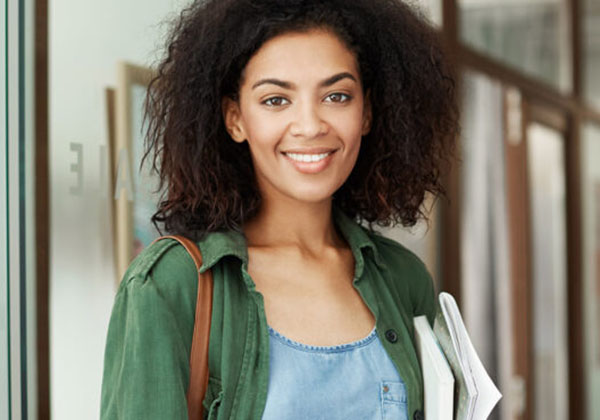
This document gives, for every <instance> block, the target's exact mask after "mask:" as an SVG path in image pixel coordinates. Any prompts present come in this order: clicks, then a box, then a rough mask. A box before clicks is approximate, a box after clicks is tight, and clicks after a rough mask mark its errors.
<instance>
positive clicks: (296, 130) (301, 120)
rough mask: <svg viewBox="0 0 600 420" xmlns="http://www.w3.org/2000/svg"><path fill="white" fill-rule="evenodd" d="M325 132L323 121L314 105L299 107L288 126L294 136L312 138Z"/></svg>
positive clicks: (325, 125) (325, 126) (325, 127)
mask: <svg viewBox="0 0 600 420" xmlns="http://www.w3.org/2000/svg"><path fill="white" fill-rule="evenodd" d="M326 132H327V124H326V123H325V121H323V118H322V116H321V115H320V113H319V109H318V107H317V106H316V105H312V104H304V105H302V106H299V107H298V109H297V112H296V114H295V118H294V120H293V121H292V124H291V126H290V133H291V134H292V135H294V136H302V137H306V138H314V137H317V136H320V135H322V134H325V133H326Z"/></svg>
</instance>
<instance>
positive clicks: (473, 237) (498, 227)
mask: <svg viewBox="0 0 600 420" xmlns="http://www.w3.org/2000/svg"><path fill="white" fill-rule="evenodd" d="M463 83H464V88H463V92H464V98H463V106H462V127H463V129H462V134H461V148H462V156H461V160H462V164H461V188H460V189H461V191H462V196H461V197H460V208H461V222H460V224H461V225H460V236H461V273H462V277H461V287H462V308H461V310H462V312H463V316H464V319H465V324H466V326H467V329H468V330H469V333H470V336H471V339H472V341H473V345H474V347H475V349H476V350H477V352H478V354H479V356H480V358H481V361H482V362H483V364H484V366H485V368H486V370H487V371H488V373H489V374H490V376H491V377H492V379H493V380H494V382H495V383H496V384H497V385H498V388H499V389H501V390H502V393H503V395H504V396H503V398H502V399H501V400H500V402H499V404H498V406H497V408H495V409H494V411H493V412H492V415H491V416H490V419H497V418H505V415H508V414H509V412H510V407H511V406H512V405H514V402H513V399H514V398H517V397H518V395H517V394H516V393H513V392H508V391H507V390H509V389H511V388H512V387H513V386H512V382H513V381H514V379H513V377H512V376H513V366H512V359H511V357H512V351H513V350H512V346H513V344H512V343H513V333H512V321H511V319H512V318H511V317H512V313H513V310H511V308H512V302H511V299H510V277H509V275H508V243H507V234H508V232H507V211H506V206H507V203H506V194H505V189H506V187H505V181H504V180H505V174H504V145H503V135H504V127H503V89H502V86H501V85H500V84H499V83H498V82H497V81H495V80H492V79H490V78H488V77H487V76H485V75H482V74H478V73H472V72H467V73H466V74H465V77H464V78H463ZM451 199H452V198H451ZM498 308H502V310H498ZM504 413H506V414H504ZM501 416H502V417H501Z"/></svg>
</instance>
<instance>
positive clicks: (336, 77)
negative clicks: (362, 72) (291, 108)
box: [252, 72, 356, 89]
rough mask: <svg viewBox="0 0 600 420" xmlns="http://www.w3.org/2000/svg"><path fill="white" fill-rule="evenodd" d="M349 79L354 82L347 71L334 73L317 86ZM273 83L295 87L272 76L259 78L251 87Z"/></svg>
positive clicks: (284, 86)
mask: <svg viewBox="0 0 600 420" xmlns="http://www.w3.org/2000/svg"><path fill="white" fill-rule="evenodd" d="M346 78H347V79H351V80H354V81H355V82H356V78H355V77H354V76H353V75H352V74H350V73H348V72H342V73H338V74H334V75H333V76H331V77H328V78H327V79H325V80H323V81H322V82H321V83H319V87H327V86H331V85H333V84H334V83H336V82H338V81H340V80H342V79H346ZM268 83H270V84H273V85H276V86H279V87H282V88H284V89H295V87H296V85H295V84H293V83H292V82H287V81H285V80H280V79H274V78H269V79H261V80H259V81H258V82H256V83H254V84H253V85H252V89H255V88H257V87H259V86H260V85H264V84H268Z"/></svg>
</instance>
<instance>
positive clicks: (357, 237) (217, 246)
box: [198, 205, 382, 279]
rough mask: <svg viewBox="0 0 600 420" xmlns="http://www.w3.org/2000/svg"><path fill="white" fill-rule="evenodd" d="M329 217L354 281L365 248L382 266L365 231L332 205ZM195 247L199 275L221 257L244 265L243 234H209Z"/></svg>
mask: <svg viewBox="0 0 600 420" xmlns="http://www.w3.org/2000/svg"><path fill="white" fill-rule="evenodd" d="M332 217H333V220H334V223H335V224H336V226H337V227H338V229H339V231H340V233H341V234H342V236H343V237H344V239H345V240H346V242H348V244H349V246H350V249H351V250H352V254H353V255H354V260H355V274H354V277H355V279H359V278H360V277H361V276H362V273H363V269H364V258H365V256H366V253H367V252H366V250H367V249H370V250H371V251H370V252H371V253H372V255H373V257H374V259H375V262H376V263H377V264H379V265H382V261H381V257H380V255H379V251H378V249H377V246H376V245H375V243H374V242H373V240H372V239H371V236H370V235H371V234H370V233H369V232H368V231H367V230H366V228H364V227H362V226H360V225H359V224H358V223H357V222H355V221H354V220H352V219H351V218H350V217H348V216H347V215H346V214H345V213H344V212H343V211H342V210H340V209H339V208H338V207H337V206H335V205H334V206H332ZM198 247H199V248H200V252H201V253H202V266H201V267H200V273H203V272H205V271H206V270H208V269H210V268H211V267H212V266H213V265H215V264H216V263H217V262H218V261H219V260H220V259H221V258H223V257H225V256H234V257H237V258H238V259H240V260H241V261H242V263H243V266H244V267H247V266H248V247H247V242H246V237H245V236H244V234H243V232H240V231H237V230H228V231H218V232H210V233H208V234H206V235H205V236H204V238H202V239H201V240H200V241H198Z"/></svg>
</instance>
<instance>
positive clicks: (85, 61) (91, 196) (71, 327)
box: [48, 0, 189, 420]
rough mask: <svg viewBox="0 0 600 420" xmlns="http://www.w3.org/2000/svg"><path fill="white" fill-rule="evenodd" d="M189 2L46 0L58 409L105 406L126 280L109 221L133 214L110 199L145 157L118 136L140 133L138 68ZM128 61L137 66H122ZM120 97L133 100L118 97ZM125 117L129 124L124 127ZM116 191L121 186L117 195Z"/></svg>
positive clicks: (59, 412)
mask: <svg viewBox="0 0 600 420" xmlns="http://www.w3.org/2000/svg"><path fill="white" fill-rule="evenodd" d="M187 3H189V1H187V0H173V1H163V0H132V1H127V2H122V1H116V0H110V1H99V2H81V1H77V0H58V1H51V2H49V4H48V6H49V11H48V19H49V22H48V28H49V34H48V51H49V52H50V53H51V56H50V57H49V69H48V75H49V79H48V83H49V130H50V131H49V158H50V162H49V165H50V166H49V171H50V203H51V208H50V215H51V220H50V232H52V235H51V237H50V257H49V259H50V267H49V270H50V284H49V288H50V290H49V295H50V302H49V305H50V306H49V311H50V337H49V338H50V372H51V375H50V381H51V383H50V390H51V391H50V397H51V417H52V418H53V419H61V420H63V419H64V420H70V419H94V418H98V415H99V410H100V389H101V382H102V366H103V356H104V346H105V339H106V331H107V328H108V322H109V317H110V311H111V308H112V304H113V301H114V297H115V292H116V287H117V283H118V281H119V280H120V277H119V273H118V271H117V270H115V266H116V265H115V257H116V256H115V255H114V254H113V252H114V250H115V248H117V247H116V246H115V243H116V241H115V239H114V236H113V229H115V225H119V226H125V225H127V226H129V227H130V228H131V229H133V227H134V224H132V223H129V222H128V221H129V220H133V214H131V213H129V214H127V213H125V216H123V215H120V214H117V215H116V217H114V216H113V208H114V206H115V204H116V203H122V202H123V201H124V202H126V203H129V200H133V199H134V197H135V196H134V193H137V192H139V189H138V190H135V188H134V186H133V185H134V182H135V181H136V180H137V178H136V179H135V180H134V178H133V176H134V175H133V174H134V173H136V172H137V169H138V167H139V162H137V161H136V160H137V158H136V157H135V153H136V149H135V148H131V147H128V146H127V145H126V144H124V143H117V142H118V141H119V142H120V141H121V140H122V139H127V138H131V136H135V135H136V134H138V133H139V132H138V129H139V128H140V122H139V120H138V117H139V115H138V113H137V112H138V110H139V99H140V96H139V95H138V94H137V93H138V91H137V90H136V86H137V85H139V79H138V78H137V75H138V73H137V72H136V71H135V69H138V68H140V69H142V70H147V69H148V68H149V67H150V63H153V62H155V61H156V57H157V56H158V55H159V54H162V50H161V49H160V48H161V47H162V44H163V41H164V38H165V31H166V30H167V29H168V25H165V24H164V22H165V21H166V20H168V19H169V18H171V17H174V16H175V15H177V14H179V12H180V11H181V9H183V7H184V6H185V5H186V4H187ZM123 68H127V69H133V70H132V71H131V72H122V69H123ZM142 73H143V72H142ZM122 76H132V78H130V79H123V77H122ZM126 87H129V88H130V89H129V91H125V90H124V89H125V88H126ZM123 97H125V98H129V99H132V102H131V103H129V104H127V103H125V104H124V103H122V102H121V103H119V102H118V98H123ZM128 112H130V113H129V114H128ZM127 115H128V116H129V118H127ZM121 116H124V118H121ZM123 121H125V124H129V125H128V127H129V128H131V131H130V132H126V133H125V134H124V135H123V134H122V131H123ZM115 130H118V131H119V133H117V132H116V131H115ZM136 138H137V137H136ZM121 146H122V147H121ZM130 159H131V160H130ZM112 165H114V166H112ZM114 167H119V168H120V172H119V173H118V175H119V178H118V179H113V176H114V175H117V174H116V173H115V172H114V171H113V168H114ZM145 185H147V184H145ZM116 191H118V192H119V193H122V194H119V199H118V200H116V199H114V194H115V192H116ZM129 193H130V195H128V194H129ZM132 203H134V202H133V201H132ZM134 207H135V206H134ZM124 208H125V209H126V210H129V211H132V210H133V209H132V208H131V207H124ZM136 208H137V207H136ZM115 210H117V209H116V208H115ZM129 217H131V219H129ZM117 221H118V222H117ZM127 223H129V224H127ZM132 242H133V241H129V242H128V244H129V245H131V244H132ZM132 248H133V247H131V248H127V249H128V250H132Z"/></svg>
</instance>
